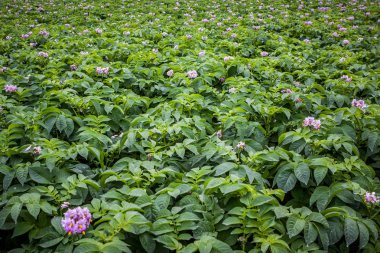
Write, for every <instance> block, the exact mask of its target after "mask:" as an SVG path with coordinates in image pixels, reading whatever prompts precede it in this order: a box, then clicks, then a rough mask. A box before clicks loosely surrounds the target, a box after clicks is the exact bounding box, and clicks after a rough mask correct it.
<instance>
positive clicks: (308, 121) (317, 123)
mask: <svg viewBox="0 0 380 253" xmlns="http://www.w3.org/2000/svg"><path fill="white" fill-rule="evenodd" d="M303 126H305V127H306V126H312V127H314V128H315V129H317V130H318V129H320V128H321V121H320V120H316V119H314V117H307V118H305V119H304V120H303Z"/></svg>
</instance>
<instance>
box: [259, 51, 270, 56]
mask: <svg viewBox="0 0 380 253" xmlns="http://www.w3.org/2000/svg"><path fill="white" fill-rule="evenodd" d="M260 55H261V56H263V57H265V56H268V55H269V53H268V52H266V51H262V52H261V53H260Z"/></svg>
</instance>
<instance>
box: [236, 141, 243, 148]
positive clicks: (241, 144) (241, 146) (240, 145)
mask: <svg viewBox="0 0 380 253" xmlns="http://www.w3.org/2000/svg"><path fill="white" fill-rule="evenodd" d="M244 148H245V142H243V141H241V142H239V143H238V144H237V145H236V149H238V150H243V149H244Z"/></svg>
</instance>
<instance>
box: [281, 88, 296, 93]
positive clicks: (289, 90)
mask: <svg viewBox="0 0 380 253" xmlns="http://www.w3.org/2000/svg"><path fill="white" fill-rule="evenodd" d="M281 93H287V94H291V93H293V91H292V90H291V89H284V90H282V91H281Z"/></svg>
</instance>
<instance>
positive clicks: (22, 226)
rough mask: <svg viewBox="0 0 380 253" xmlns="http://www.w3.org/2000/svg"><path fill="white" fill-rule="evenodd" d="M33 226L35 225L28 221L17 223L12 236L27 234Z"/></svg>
mask: <svg viewBox="0 0 380 253" xmlns="http://www.w3.org/2000/svg"><path fill="white" fill-rule="evenodd" d="M33 227H34V225H33V224H30V223H28V222H19V223H17V224H16V226H15V228H14V230H13V234H12V238H13V237H16V236H19V235H23V234H25V233H26V232H28V231H29V230H31V229H32V228H33Z"/></svg>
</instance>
